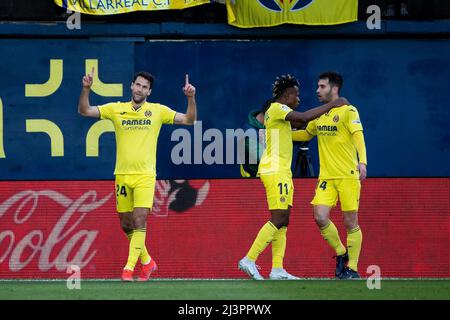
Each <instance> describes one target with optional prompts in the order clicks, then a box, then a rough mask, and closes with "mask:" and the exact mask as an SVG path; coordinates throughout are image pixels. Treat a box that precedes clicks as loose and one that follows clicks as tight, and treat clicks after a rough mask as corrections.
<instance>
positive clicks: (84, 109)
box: [78, 68, 100, 118]
mask: <svg viewBox="0 0 450 320" xmlns="http://www.w3.org/2000/svg"><path fill="white" fill-rule="evenodd" d="M93 82H94V68H92V70H91V73H90V74H87V75H85V76H84V77H83V80H82V83H83V89H82V90H81V94H80V99H79V100H78V113H79V114H81V115H82V116H85V117H91V118H100V112H99V111H98V108H97V107H91V106H90V104H89V92H90V91H91V87H92V83H93Z"/></svg>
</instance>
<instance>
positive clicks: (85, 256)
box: [0, 190, 112, 272]
mask: <svg viewBox="0 0 450 320" xmlns="http://www.w3.org/2000/svg"><path fill="white" fill-rule="evenodd" d="M111 196H112V194H111V193H110V194H108V195H107V196H105V197H104V198H102V199H97V192H96V191H88V192H86V193H84V194H83V195H81V196H80V197H79V198H78V199H74V200H72V199H70V198H68V197H66V196H65V195H63V194H61V193H59V192H56V191H53V190H40V191H34V190H25V191H21V192H19V193H17V194H15V195H13V196H11V197H10V198H9V199H7V200H5V201H4V202H3V203H1V204H0V225H1V227H0V266H1V265H2V264H3V263H6V262H7V263H8V267H9V270H10V271H13V272H18V271H20V270H22V269H24V268H25V267H26V266H27V265H28V264H30V263H31V261H32V260H33V259H37V265H38V268H39V270H40V271H48V270H50V269H51V268H56V270H58V271H64V272H65V270H66V269H67V266H69V265H78V266H79V267H80V268H83V267H84V266H86V265H87V264H88V263H89V262H90V261H91V260H92V259H93V258H94V256H95V254H96V252H97V250H92V244H93V242H94V240H95V238H96V237H97V234H98V230H87V229H77V228H78V227H79V225H80V224H81V222H82V221H83V219H84V218H85V217H86V215H88V214H89V213H91V212H92V211H94V210H96V209H97V208H99V207H101V206H102V205H103V204H104V203H105V202H107V201H108V200H109V199H110V198H111ZM49 199H50V200H51V201H54V202H56V203H57V204H58V205H60V206H61V207H62V208H63V210H65V211H63V213H62V214H60V216H59V218H58V219H57V221H56V223H55V224H54V225H53V227H51V226H46V227H49V228H47V229H49V230H50V232H47V234H45V233H44V231H43V230H42V229H39V228H38V229H31V231H27V232H28V233H27V234H26V235H24V236H23V235H22V236H21V237H20V238H19V237H18V236H17V234H16V232H17V230H21V229H18V228H17V225H23V226H24V228H26V227H28V228H30V226H26V224H27V223H29V221H30V220H31V218H32V216H33V215H38V214H42V213H43V212H45V208H43V207H42V205H41V206H40V202H43V200H47V201H48V200H49ZM14 208H15V210H14ZM54 214H55V213H54ZM56 214H58V213H56ZM58 215H59V214H58ZM8 217H9V218H11V217H12V221H13V224H15V226H13V227H15V228H13V229H12V230H6V228H7V226H8V224H7V223H3V221H4V220H6V218H8ZM69 222H70V223H69ZM41 227H42V226H41ZM31 228H33V226H31ZM50 228H51V229H50ZM14 230H16V232H15V231H14ZM27 230H28V229H27ZM55 247H59V248H61V249H60V251H59V252H54V250H55ZM74 248H77V251H76V252H73V251H74ZM25 251H26V252H27V253H26V254H25ZM51 257H53V259H51ZM69 259H70V260H69Z"/></svg>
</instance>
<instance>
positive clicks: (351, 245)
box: [292, 72, 367, 279]
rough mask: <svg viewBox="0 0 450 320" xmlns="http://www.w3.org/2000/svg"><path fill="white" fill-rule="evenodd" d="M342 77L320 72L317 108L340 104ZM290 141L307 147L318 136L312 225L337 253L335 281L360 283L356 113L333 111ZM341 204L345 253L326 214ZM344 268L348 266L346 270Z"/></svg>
mask: <svg viewBox="0 0 450 320" xmlns="http://www.w3.org/2000/svg"><path fill="white" fill-rule="evenodd" d="M342 85H343V79H342V76H341V75H340V74H338V73H336V72H325V73H323V74H321V75H320V76H319V81H318V88H317V97H318V98H319V101H320V102H325V103H326V102H329V101H332V100H335V99H337V98H339V92H340V90H341V89H342ZM292 136H293V140H295V141H308V140H311V139H312V138H313V137H314V136H317V139H318V144H319V159H320V174H319V180H318V182H317V187H316V194H315V196H314V199H313V200H312V202H311V204H313V206H314V219H315V221H316V224H317V226H318V227H319V229H320V233H321V235H322V236H323V238H324V239H325V240H326V241H327V242H328V243H329V245H330V246H331V247H332V248H333V249H334V250H335V251H336V269H335V276H336V277H337V278H340V279H352V278H359V277H360V276H359V274H358V260H359V254H360V251H361V244H362V232H361V228H360V227H359V225H358V207H359V195H360V190H361V182H360V181H361V180H364V179H365V178H366V176H367V169H366V165H367V157H366V147H365V143H364V135H363V127H362V125H361V120H360V119H359V114H358V110H357V109H356V108H355V107H354V106H351V105H344V106H341V107H339V108H335V109H333V110H331V111H330V112H327V113H326V114H324V115H322V116H321V117H320V118H318V119H316V120H314V121H311V122H310V123H309V124H308V126H307V127H306V129H305V130H299V131H294V132H293V134H292ZM338 199H339V200H340V203H341V210H342V212H343V214H344V225H345V228H346V229H347V248H346V247H344V245H343V244H342V242H341V239H340V238H339V233H338V230H337V229H336V226H335V225H334V224H333V222H332V221H331V220H330V211H331V208H332V207H334V206H336V203H337V200H338ZM347 262H348V266H346V265H345V264H346V263H347Z"/></svg>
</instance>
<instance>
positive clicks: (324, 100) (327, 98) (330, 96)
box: [318, 90, 333, 103]
mask: <svg viewBox="0 0 450 320" xmlns="http://www.w3.org/2000/svg"><path fill="white" fill-rule="evenodd" d="M318 98H319V101H320V102H322V103H328V102H330V101H331V100H333V94H332V93H331V90H330V92H327V93H325V94H322V96H318Z"/></svg>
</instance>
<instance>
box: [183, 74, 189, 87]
mask: <svg viewBox="0 0 450 320" xmlns="http://www.w3.org/2000/svg"><path fill="white" fill-rule="evenodd" d="M184 79H185V80H184V85H186V86H187V85H188V84H189V75H188V74H186V76H185V78H184Z"/></svg>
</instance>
